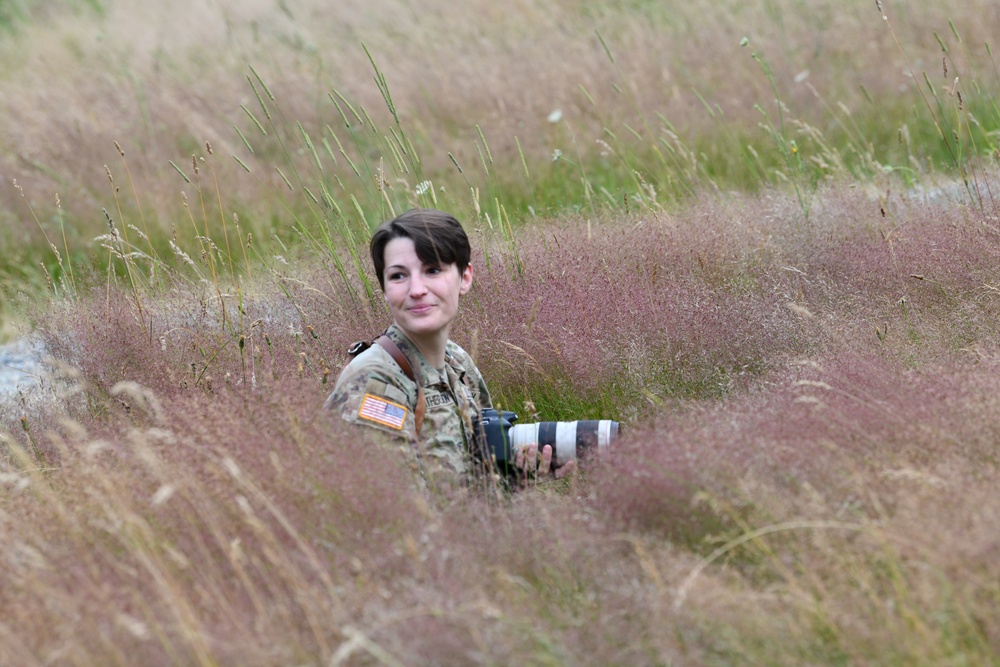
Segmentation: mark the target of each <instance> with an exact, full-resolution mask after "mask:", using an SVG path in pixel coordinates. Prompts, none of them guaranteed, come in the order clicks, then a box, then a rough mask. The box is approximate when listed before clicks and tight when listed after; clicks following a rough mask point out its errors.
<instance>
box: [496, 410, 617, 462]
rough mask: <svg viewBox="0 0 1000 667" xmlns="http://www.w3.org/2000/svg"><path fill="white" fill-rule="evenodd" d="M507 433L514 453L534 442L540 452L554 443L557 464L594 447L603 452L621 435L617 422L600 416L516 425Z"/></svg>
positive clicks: (573, 459) (600, 452) (554, 458)
mask: <svg viewBox="0 0 1000 667" xmlns="http://www.w3.org/2000/svg"><path fill="white" fill-rule="evenodd" d="M507 435H508V437H509V438H510V446H511V451H512V452H517V451H520V450H523V449H525V448H526V447H528V446H529V445H531V444H532V443H537V444H538V450H539V451H541V449H542V447H544V446H545V445H551V446H552V451H553V461H554V463H555V465H556V466H557V467H558V466H560V465H562V464H563V463H566V462H567V461H575V460H576V459H577V457H578V455H580V454H584V453H588V452H590V453H592V450H596V451H597V452H598V453H599V454H601V455H603V454H604V453H605V452H606V451H607V449H608V447H609V446H610V444H611V442H612V441H613V440H614V439H615V438H616V437H618V422H615V421H612V420H610V419H601V420H581V421H571V422H536V423H533V424H515V425H514V426H513V427H512V428H511V429H510V431H509V432H508V434H507Z"/></svg>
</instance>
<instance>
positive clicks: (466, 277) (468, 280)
mask: <svg viewBox="0 0 1000 667" xmlns="http://www.w3.org/2000/svg"><path fill="white" fill-rule="evenodd" d="M470 289H472V264H469V265H468V266H466V267H465V270H464V271H462V285H461V287H460V288H459V290H458V293H459V294H465V293H466V292H468V291H469V290H470Z"/></svg>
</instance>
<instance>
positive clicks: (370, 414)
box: [358, 394, 407, 431]
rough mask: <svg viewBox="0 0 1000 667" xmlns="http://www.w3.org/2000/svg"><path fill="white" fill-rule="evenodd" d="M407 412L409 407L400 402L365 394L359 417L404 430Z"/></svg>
mask: <svg viewBox="0 0 1000 667" xmlns="http://www.w3.org/2000/svg"><path fill="white" fill-rule="evenodd" d="M406 412H407V409H406V408H405V407H403V406H402V405H400V404H399V403H393V402H392V401H387V400H385V399H384V398H380V397H378V396H374V395H372V394H365V397H364V398H363V399H361V407H360V408H359V409H358V417H360V418H361V419H367V420H368V421H372V422H375V423H376V424H382V425H383V426H388V427H389V428H394V429H396V430H397V431H402V430H403V424H405V423H406Z"/></svg>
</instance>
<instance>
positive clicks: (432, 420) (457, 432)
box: [326, 209, 573, 488]
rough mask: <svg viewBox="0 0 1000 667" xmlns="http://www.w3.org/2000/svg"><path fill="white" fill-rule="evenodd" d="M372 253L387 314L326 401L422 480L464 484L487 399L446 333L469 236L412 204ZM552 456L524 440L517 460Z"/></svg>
mask: <svg viewBox="0 0 1000 667" xmlns="http://www.w3.org/2000/svg"><path fill="white" fill-rule="evenodd" d="M371 255H372V262H373V264H374V267H375V274H376V276H377V277H378V281H379V285H380V286H381V288H382V292H383V294H384V296H385V300H386V303H387V304H388V306H389V312H390V314H391V315H392V320H393V323H392V325H391V326H390V327H389V328H388V329H387V330H386V332H385V334H384V335H383V336H382V337H380V338H379V339H378V340H376V341H375V342H376V343H377V344H374V345H371V346H370V347H366V348H365V347H364V346H362V349H363V351H360V353H358V354H357V355H356V356H355V357H354V359H353V360H352V361H351V362H350V363H349V364H348V365H347V366H346V367H345V368H344V370H343V371H342V372H341V374H340V377H339V378H338V379H337V384H336V386H335V387H334V390H333V393H332V394H330V397H329V398H328V399H327V401H326V407H327V408H328V409H330V410H332V411H334V413H336V414H339V415H340V416H341V417H342V418H343V419H344V420H346V421H348V422H350V423H352V424H358V425H361V426H365V427H369V428H372V429H377V430H378V431H381V432H383V433H386V434H388V435H389V436H391V438H392V439H393V440H395V441H397V442H400V443H401V444H404V445H405V447H406V449H407V450H409V451H410V452H413V453H415V456H414V457H412V458H411V460H412V461H414V462H415V463H416V464H417V466H418V467H419V469H420V472H421V475H422V477H423V479H424V480H425V481H426V483H427V484H428V485H429V486H431V488H443V487H444V488H446V487H452V486H454V485H456V484H466V483H468V482H469V481H470V480H471V479H472V478H473V477H474V475H473V473H474V472H475V470H474V467H475V462H476V461H477V460H478V461H480V462H481V457H477V456H475V453H476V452H477V451H478V447H479V445H478V443H477V438H476V434H475V432H474V427H473V425H474V424H475V423H476V422H477V421H478V419H479V415H480V412H481V411H482V410H483V409H485V408H489V407H492V403H491V400H490V394H489V391H488V390H487V388H486V382H485V381H484V380H483V376H482V375H481V374H480V373H479V369H478V368H476V365H475V363H474V362H473V361H472V358H471V357H470V356H469V355H468V354H467V353H466V352H465V350H463V349H462V348H461V347H460V346H459V345H457V344H456V343H454V342H452V341H451V340H449V339H448V334H449V331H450V329H451V324H452V322H453V321H454V319H455V317H456V316H457V315H458V305H459V297H460V296H462V295H463V294H465V293H467V292H468V291H469V289H470V288H471V287H472V273H473V271H472V265H471V264H470V257H471V248H470V246H469V239H468V236H466V234H465V231H464V230H463V229H462V226H461V224H459V222H458V220H456V219H455V218H454V217H453V216H451V215H448V214H447V213H443V212H441V211H436V210H433V209H413V210H410V211H407V212H406V213H404V214H402V215H400V216H399V217H398V218H396V219H394V220H390V221H388V222H385V223H383V224H382V225H380V226H379V228H378V229H377V230H376V231H375V234H374V235H373V236H372V240H371ZM551 457H552V452H551V448H550V447H548V446H546V447H545V448H544V449H543V451H542V452H540V456H539V453H538V452H536V447H535V446H534V445H531V446H530V447H529V448H528V449H527V450H526V451H524V452H521V453H520V454H519V456H518V459H517V463H518V465H519V466H520V467H521V468H522V469H525V468H530V469H531V471H532V472H533V471H534V466H535V465H539V466H540V467H539V469H540V470H548V469H549V464H550V462H551ZM572 470H573V462H570V463H568V464H566V465H564V466H562V467H561V468H559V469H558V470H557V471H556V474H557V476H559V477H562V476H563V475H565V474H566V473H568V472H570V471H572Z"/></svg>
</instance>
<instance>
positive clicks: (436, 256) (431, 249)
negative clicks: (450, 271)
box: [371, 208, 472, 292]
mask: <svg viewBox="0 0 1000 667" xmlns="http://www.w3.org/2000/svg"><path fill="white" fill-rule="evenodd" d="M399 237H406V238H408V239H411V240H412V241H413V245H414V247H415V249H416V252H417V257H419V258H420V261H421V262H423V263H424V264H454V265H455V266H456V267H458V271H459V273H462V272H464V271H465V267H467V266H468V265H469V259H470V257H471V256H472V248H471V247H470V246H469V237H468V236H466V234H465V230H464V229H462V225H461V224H460V223H459V222H458V220H456V219H455V217H454V216H452V215H449V214H448V213H444V212H442V211H438V210H435V209H432V208H413V209H410V210H409V211H407V212H406V213H403V214H402V215H400V216H399V217H397V218H395V219H394V220H388V221H386V222H383V223H382V224H381V225H379V226H378V229H376V230H375V233H374V234H373V235H372V242H371V253H372V264H374V265H375V275H376V277H378V284H379V286H380V287H381V288H382V291H383V292H384V291H385V247H386V246H387V245H388V244H389V241H391V240H393V239H396V238H399Z"/></svg>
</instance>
